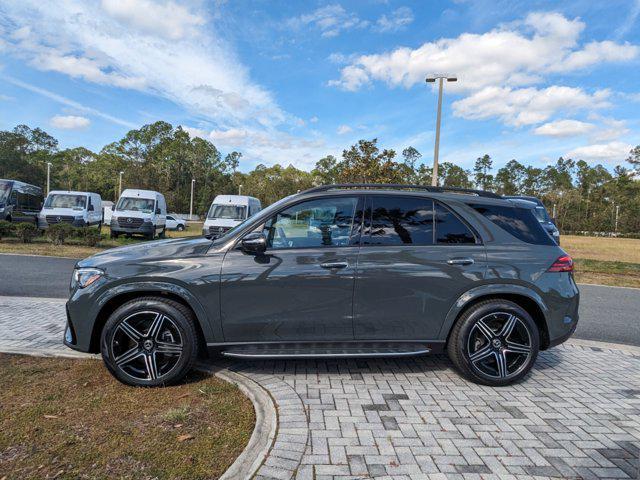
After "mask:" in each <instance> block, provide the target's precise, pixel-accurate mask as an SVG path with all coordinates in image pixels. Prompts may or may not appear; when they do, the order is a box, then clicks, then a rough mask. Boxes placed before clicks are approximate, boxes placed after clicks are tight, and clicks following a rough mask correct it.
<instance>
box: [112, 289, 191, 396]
mask: <svg viewBox="0 0 640 480" xmlns="http://www.w3.org/2000/svg"><path fill="white" fill-rule="evenodd" d="M100 346H101V353H102V359H103V361H104V363H105V365H106V367H107V368H108V369H109V371H110V372H111V373H112V374H113V376H115V377H116V378H117V379H118V380H119V381H121V382H122V383H125V384H127V385H133V386H140V387H155V386H162V385H170V384H173V383H176V382H179V381H180V380H181V379H182V378H183V377H184V376H185V375H186V374H187V372H188V371H189V370H190V369H191V367H192V366H193V364H194V362H195V360H196V356H197V351H198V342H197V335H196V330H195V325H194V320H193V315H192V314H191V312H190V311H189V309H188V308H186V307H185V306H184V305H182V304H180V303H178V302H175V301H172V300H167V299H163V298H159V297H144V298H139V299H135V300H131V301H129V302H127V303H125V304H124V305H122V306H121V307H119V308H118V309H116V310H115V311H114V312H113V314H112V315H111V316H110V317H109V319H108V320H107V323H106V324H105V327H104V329H103V331H102V336H101V342H100Z"/></svg>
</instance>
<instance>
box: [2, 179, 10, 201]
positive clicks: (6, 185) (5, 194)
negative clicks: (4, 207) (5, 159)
mask: <svg viewBox="0 0 640 480" xmlns="http://www.w3.org/2000/svg"><path fill="white" fill-rule="evenodd" d="M11 186H12V182H0V203H1V204H4V203H7V200H8V199H9V194H10V193H11Z"/></svg>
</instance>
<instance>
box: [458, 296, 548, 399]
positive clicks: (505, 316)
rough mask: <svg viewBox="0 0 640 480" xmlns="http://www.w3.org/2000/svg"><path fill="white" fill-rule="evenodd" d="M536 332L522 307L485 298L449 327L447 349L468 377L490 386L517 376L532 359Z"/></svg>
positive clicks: (536, 346) (528, 367)
mask: <svg viewBox="0 0 640 480" xmlns="http://www.w3.org/2000/svg"><path fill="white" fill-rule="evenodd" d="M539 348H540V335H539V332H538V327H537V326H536V324H535V322H534V321H533V319H532V318H531V315H529V314H528V313H527V312H526V311H525V310H524V309H523V308H522V307H520V306H519V305H517V304H516V303H513V302H510V301H508V300H500V299H496V300H487V301H484V302H480V303H478V304H476V305H474V306H472V307H471V308H470V309H468V310H467V311H465V312H464V313H463V314H462V316H461V317H460V318H459V319H458V321H457V322H456V324H455V325H454V327H453V330H452V332H451V335H450V337H449V343H448V344H447V351H448V353H449V357H450V358H451V360H452V362H453V363H454V365H455V366H456V367H457V368H458V369H459V370H460V372H461V373H462V374H463V375H464V376H465V377H466V378H468V379H469V380H471V381H473V382H475V383H480V384H483V385H490V386H502V385H509V384H511V383H513V382H516V381H518V380H520V379H521V378H522V377H524V376H525V375H526V374H527V373H529V371H530V370H531V367H533V364H534V363H535V361H536V357H537V356H538V350H539Z"/></svg>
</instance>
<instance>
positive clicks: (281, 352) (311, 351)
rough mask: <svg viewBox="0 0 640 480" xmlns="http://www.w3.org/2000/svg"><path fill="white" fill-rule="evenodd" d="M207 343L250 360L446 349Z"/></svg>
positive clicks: (400, 344)
mask: <svg viewBox="0 0 640 480" xmlns="http://www.w3.org/2000/svg"><path fill="white" fill-rule="evenodd" d="M207 346H208V347H209V349H210V350H213V351H216V352H217V353H219V354H221V355H224V356H226V357H233V358H246V359H281V358H354V357H355V358H358V357H359V358H363V357H365V358H376V357H407V356H415V355H425V354H428V353H441V352H442V351H443V350H444V342H438V341H435V342H434V341H428V342H427V341H388V342H384V341H371V342H363V341H353V342H287V343H273V342H271V343H241V344H230V343H223V344H208V345H207Z"/></svg>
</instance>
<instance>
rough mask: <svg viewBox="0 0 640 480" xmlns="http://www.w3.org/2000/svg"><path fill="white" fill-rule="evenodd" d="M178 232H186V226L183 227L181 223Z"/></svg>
mask: <svg viewBox="0 0 640 480" xmlns="http://www.w3.org/2000/svg"><path fill="white" fill-rule="evenodd" d="M177 230H178V231H179V232H182V231H184V225H182V224H181V223H179V224H178V228H177Z"/></svg>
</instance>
